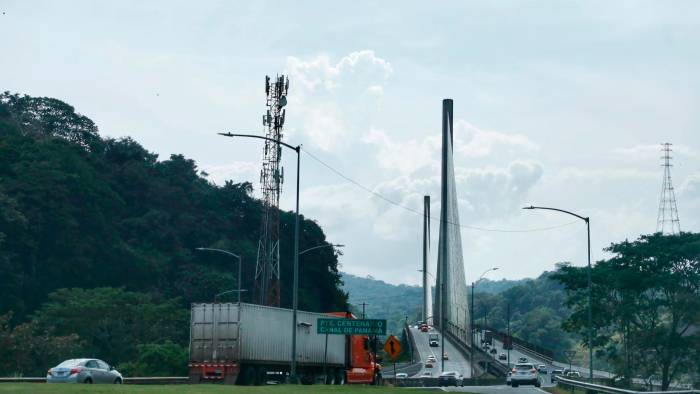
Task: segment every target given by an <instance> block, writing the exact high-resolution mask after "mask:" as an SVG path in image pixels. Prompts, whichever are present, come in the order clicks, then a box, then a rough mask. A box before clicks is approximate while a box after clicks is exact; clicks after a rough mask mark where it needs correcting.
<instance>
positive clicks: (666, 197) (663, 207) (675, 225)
mask: <svg viewBox="0 0 700 394" xmlns="http://www.w3.org/2000/svg"><path fill="white" fill-rule="evenodd" d="M661 152H663V154H664V155H663V156H661V159H662V160H663V164H661V166H662V167H663V168H664V179H663V182H662V183H661V198H660V200H659V214H658V215H657V217H656V232H661V233H662V234H680V232H681V222H680V220H678V206H677V205H676V192H675V191H674V189H673V183H671V167H672V166H673V165H672V164H671V152H672V150H671V144H670V143H668V142H666V143H663V144H661Z"/></svg>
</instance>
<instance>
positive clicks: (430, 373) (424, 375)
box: [420, 371, 433, 378]
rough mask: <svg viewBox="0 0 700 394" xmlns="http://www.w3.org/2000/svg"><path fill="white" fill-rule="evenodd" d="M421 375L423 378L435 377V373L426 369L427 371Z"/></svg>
mask: <svg viewBox="0 0 700 394" xmlns="http://www.w3.org/2000/svg"><path fill="white" fill-rule="evenodd" d="M420 377H421V378H432V377H433V373H432V372H430V371H425V372H423V373H422V374H420Z"/></svg>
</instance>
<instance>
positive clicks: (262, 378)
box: [255, 367, 267, 386]
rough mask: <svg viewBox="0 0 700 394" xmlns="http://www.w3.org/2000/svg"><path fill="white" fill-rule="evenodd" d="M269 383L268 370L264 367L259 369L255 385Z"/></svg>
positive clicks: (256, 372)
mask: <svg viewBox="0 0 700 394" xmlns="http://www.w3.org/2000/svg"><path fill="white" fill-rule="evenodd" d="M265 383H267V370H266V369H265V368H263V367H258V368H256V370H255V385H256V386H260V385H264V384H265Z"/></svg>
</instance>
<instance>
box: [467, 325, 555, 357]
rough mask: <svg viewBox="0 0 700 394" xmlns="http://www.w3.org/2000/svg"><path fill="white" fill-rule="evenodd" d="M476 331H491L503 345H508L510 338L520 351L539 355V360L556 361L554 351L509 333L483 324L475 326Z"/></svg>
mask: <svg viewBox="0 0 700 394" xmlns="http://www.w3.org/2000/svg"><path fill="white" fill-rule="evenodd" d="M474 329H476V330H488V331H491V332H492V333H494V334H495V335H497V336H498V338H497V339H498V340H499V341H501V342H503V343H506V338H508V337H510V340H511V343H512V344H514V345H517V346H520V349H525V351H526V352H531V353H533V356H534V355H537V358H544V359H549V360H553V359H554V352H553V351H552V350H550V349H546V348H543V347H542V346H538V345H535V344H534V343H530V342H528V341H526V340H523V339H520V338H517V337H514V336H512V335H510V336H509V335H508V334H507V333H504V332H502V331H499V330H496V329H495V328H493V327H488V326H483V325H481V324H474ZM520 349H518V350H520Z"/></svg>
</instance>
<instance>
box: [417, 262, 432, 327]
mask: <svg viewBox="0 0 700 394" xmlns="http://www.w3.org/2000/svg"><path fill="white" fill-rule="evenodd" d="M417 271H418V272H425V273H426V274H428V275H430V277H432V278H433V279H435V276H434V275H433V274H431V273H430V271H424V270H417ZM431 317H432V316H431Z"/></svg>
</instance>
